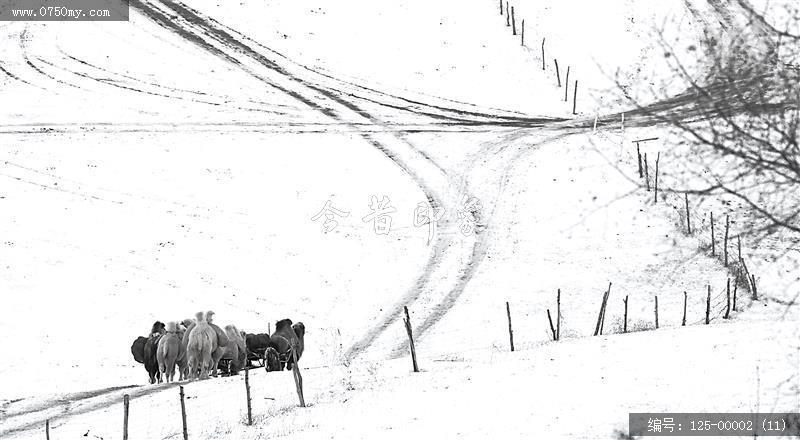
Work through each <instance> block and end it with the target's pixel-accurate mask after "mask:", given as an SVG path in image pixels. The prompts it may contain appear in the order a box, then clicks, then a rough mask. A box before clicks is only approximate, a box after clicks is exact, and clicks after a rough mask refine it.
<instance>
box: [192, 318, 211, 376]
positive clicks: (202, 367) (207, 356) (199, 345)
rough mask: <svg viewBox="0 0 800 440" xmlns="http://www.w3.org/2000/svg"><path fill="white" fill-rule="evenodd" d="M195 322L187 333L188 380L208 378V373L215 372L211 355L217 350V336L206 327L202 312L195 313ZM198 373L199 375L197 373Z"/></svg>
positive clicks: (209, 327)
mask: <svg viewBox="0 0 800 440" xmlns="http://www.w3.org/2000/svg"><path fill="white" fill-rule="evenodd" d="M196 316H197V322H196V323H195V325H194V326H192V328H191V330H190V331H189V337H188V340H187V345H186V355H187V360H188V363H189V378H190V379H192V378H195V377H199V378H201V379H207V378H208V372H209V371H211V370H212V369H214V370H215V368H214V367H215V365H214V364H212V362H213V361H212V358H211V353H213V352H214V350H216V349H217V348H218V346H217V335H216V332H215V331H214V329H212V328H211V326H209V325H208V322H206V320H205V317H204V316H203V313H202V312H199V313H197V315H196ZM198 372H199V373H198Z"/></svg>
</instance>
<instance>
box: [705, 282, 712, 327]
mask: <svg viewBox="0 0 800 440" xmlns="http://www.w3.org/2000/svg"><path fill="white" fill-rule="evenodd" d="M710 315H711V284H709V285H708V296H707V297H706V324H708V323H709V322H711V319H709V317H710Z"/></svg>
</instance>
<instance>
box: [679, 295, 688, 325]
mask: <svg viewBox="0 0 800 440" xmlns="http://www.w3.org/2000/svg"><path fill="white" fill-rule="evenodd" d="M688 297H689V294H688V293H686V291H685V290H684V291H683V319H682V320H681V325H682V326H685V325H686V300H687V298H688Z"/></svg>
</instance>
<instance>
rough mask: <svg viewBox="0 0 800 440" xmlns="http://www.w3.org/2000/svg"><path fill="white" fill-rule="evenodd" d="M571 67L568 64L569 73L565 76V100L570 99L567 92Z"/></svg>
mask: <svg viewBox="0 0 800 440" xmlns="http://www.w3.org/2000/svg"><path fill="white" fill-rule="evenodd" d="M569 67H570V66H567V75H566V76H565V77H564V102H567V101H569V98H568V95H567V92H569Z"/></svg>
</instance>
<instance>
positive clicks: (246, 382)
mask: <svg viewBox="0 0 800 440" xmlns="http://www.w3.org/2000/svg"><path fill="white" fill-rule="evenodd" d="M244 388H245V389H246V390H247V424H248V425H252V424H253V407H252V405H251V403H250V370H249V369H245V370H244Z"/></svg>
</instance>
